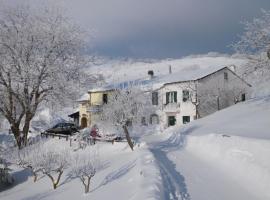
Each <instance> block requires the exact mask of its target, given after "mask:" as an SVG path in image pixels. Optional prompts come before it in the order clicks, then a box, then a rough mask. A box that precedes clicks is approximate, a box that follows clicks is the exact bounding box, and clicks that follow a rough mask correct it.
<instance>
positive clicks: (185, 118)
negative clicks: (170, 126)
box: [183, 116, 190, 124]
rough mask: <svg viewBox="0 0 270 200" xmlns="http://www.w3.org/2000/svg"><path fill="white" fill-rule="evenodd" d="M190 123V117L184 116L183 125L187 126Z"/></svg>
mask: <svg viewBox="0 0 270 200" xmlns="http://www.w3.org/2000/svg"><path fill="white" fill-rule="evenodd" d="M189 122H190V116H183V124H187V123H189Z"/></svg>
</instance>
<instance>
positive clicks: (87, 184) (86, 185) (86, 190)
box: [84, 177, 91, 193]
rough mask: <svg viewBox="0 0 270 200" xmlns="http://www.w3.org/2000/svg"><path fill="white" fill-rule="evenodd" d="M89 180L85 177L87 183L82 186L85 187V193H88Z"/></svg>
mask: <svg viewBox="0 0 270 200" xmlns="http://www.w3.org/2000/svg"><path fill="white" fill-rule="evenodd" d="M90 180H91V178H90V177H87V183H86V184H85V185H84V187H85V193H88V192H89V188H90Z"/></svg>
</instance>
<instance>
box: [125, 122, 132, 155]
mask: <svg viewBox="0 0 270 200" xmlns="http://www.w3.org/2000/svg"><path fill="white" fill-rule="evenodd" d="M123 129H124V132H125V135H126V139H127V142H128V145H129V146H130V148H131V150H132V151H133V147H134V145H133V142H132V141H131V138H130V136H129V132H128V129H127V126H126V125H124V126H123Z"/></svg>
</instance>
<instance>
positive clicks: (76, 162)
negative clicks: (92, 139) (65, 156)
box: [70, 146, 101, 193]
mask: <svg viewBox="0 0 270 200" xmlns="http://www.w3.org/2000/svg"><path fill="white" fill-rule="evenodd" d="M95 147H96V146H95ZM95 147H88V148H86V149H84V150H79V151H78V152H76V153H74V155H73V156H72V159H71V171H70V175H71V176H72V177H75V178H79V179H80V180H81V182H82V184H83V185H84V191H85V193H88V192H89V189H90V181H91V179H92V178H93V177H94V176H95V174H96V172H97V170H98V169H99V168H100V167H101V162H100V160H99V156H98V152H97V149H94V148H95Z"/></svg>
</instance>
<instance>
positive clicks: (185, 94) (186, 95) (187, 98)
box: [183, 90, 189, 102]
mask: <svg viewBox="0 0 270 200" xmlns="http://www.w3.org/2000/svg"><path fill="white" fill-rule="evenodd" d="M188 100H189V91H188V90H183V102H186V101H188Z"/></svg>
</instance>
